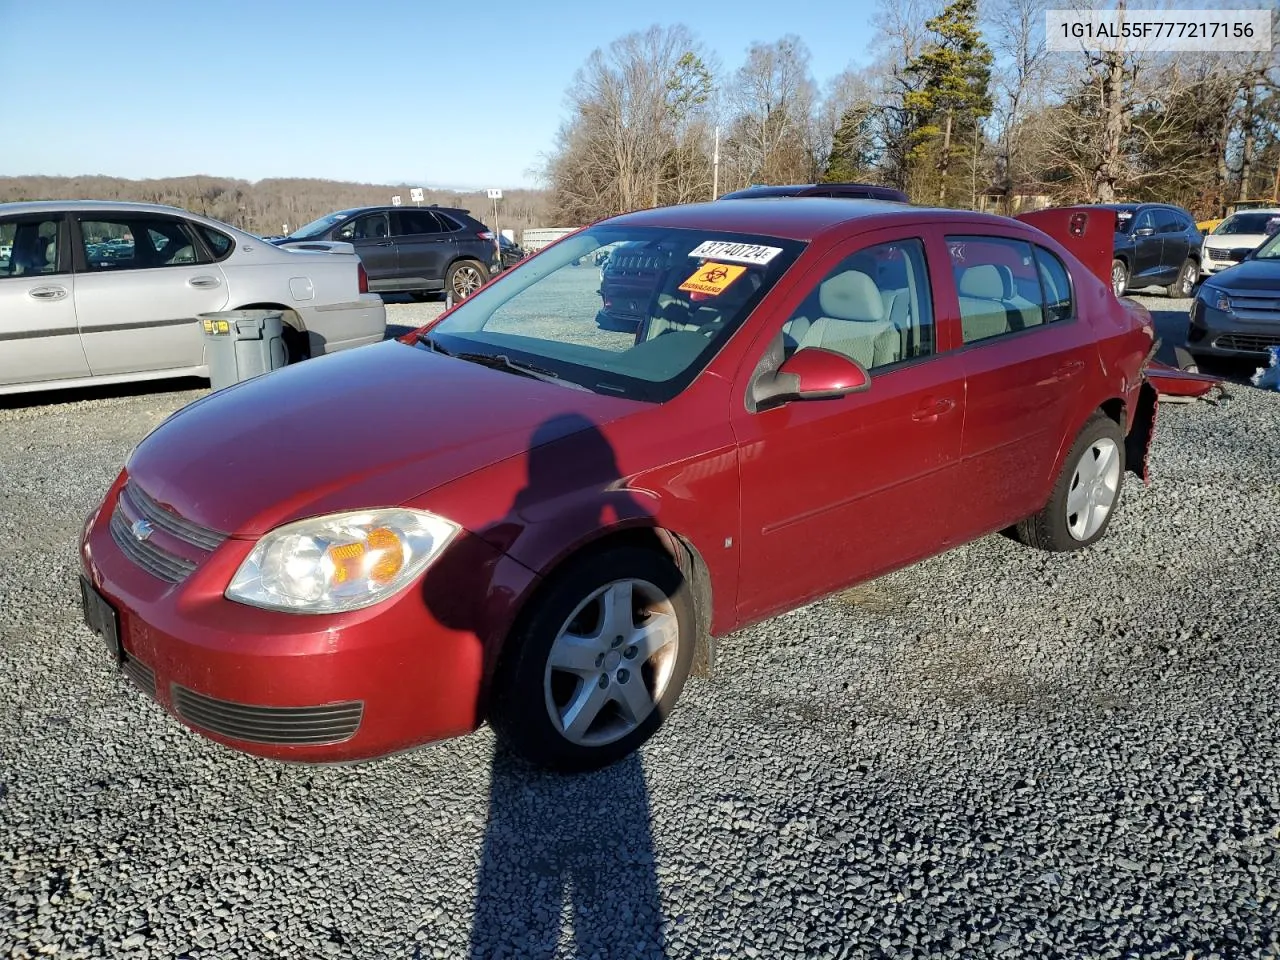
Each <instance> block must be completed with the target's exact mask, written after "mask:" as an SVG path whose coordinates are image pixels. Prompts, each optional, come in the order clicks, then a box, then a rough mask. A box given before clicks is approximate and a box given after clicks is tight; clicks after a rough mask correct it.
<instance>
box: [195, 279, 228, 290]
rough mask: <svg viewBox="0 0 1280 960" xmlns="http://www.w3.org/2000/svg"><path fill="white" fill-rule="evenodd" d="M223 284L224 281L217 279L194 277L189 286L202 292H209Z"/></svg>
mask: <svg viewBox="0 0 1280 960" xmlns="http://www.w3.org/2000/svg"><path fill="white" fill-rule="evenodd" d="M221 282H222V281H221V280H219V279H218V278H217V277H192V278H191V279H190V280H188V281H187V286H188V287H196V288H198V289H200V290H208V289H210V288H211V287H216V286H218V284H220V283H221Z"/></svg>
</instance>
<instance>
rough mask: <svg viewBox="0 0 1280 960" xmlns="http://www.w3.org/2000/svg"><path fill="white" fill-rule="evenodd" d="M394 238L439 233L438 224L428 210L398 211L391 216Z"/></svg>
mask: <svg viewBox="0 0 1280 960" xmlns="http://www.w3.org/2000/svg"><path fill="white" fill-rule="evenodd" d="M392 223H393V224H395V227H396V230H395V232H396V236H416V235H419V234H424V233H440V232H441V226H440V222H439V221H438V220H437V219H436V218H435V217H434V216H433V215H432V213H431V211H429V210H399V211H397V212H396V213H394V214H392Z"/></svg>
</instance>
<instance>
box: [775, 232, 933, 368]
mask: <svg viewBox="0 0 1280 960" xmlns="http://www.w3.org/2000/svg"><path fill="white" fill-rule="evenodd" d="M782 338H783V345H784V346H783V352H784V354H785V355H787V356H790V355H791V354H792V353H794V352H795V351H797V350H803V349H805V348H806V347H821V348H823V349H824V350H831V351H834V352H835V353H839V354H843V355H844V356H846V357H848V358H850V359H851V360H856V361H857V362H858V363H860V364H862V366H863V367H864V368H865V369H867V370H869V371H874V370H875V369H876V368H878V367H887V366H890V365H892V364H895V363H899V362H901V361H903V360H914V359H916V358H918V357H926V356H929V355H930V354H932V353H933V352H934V350H935V338H934V326H933V303H932V299H931V296H930V289H929V275H928V272H927V271H926V269H925V257H924V246H923V244H922V243H921V241H919V240H915V239H911V240H895V241H893V242H892V243H883V244H879V245H877V246H874V247H868V248H867V249H865V250H859V251H858V252H857V253H854V254H851V255H850V256H848V257H845V258H844V259H843V260H842V261H840V263H839V264H838V265H837V266H836V267H835V268H834V269H832V270H831V271H829V272H828V273H827V274H826V276H824V277H823V278H822V280H821V281H820V282H819V283H818V284H817V285H816V286H815V287H814V288H813V290H812V291H810V292H809V294H808V296H807V297H806V298H805V299H804V301H803V302H802V303H801V304H800V306H799V307H798V308H797V309H796V310H795V312H794V313H793V314H792V316H791V317H790V318H789V319H788V320H787V321H786V323H784V324H783V325H782Z"/></svg>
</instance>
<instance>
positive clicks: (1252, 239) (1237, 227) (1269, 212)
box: [1200, 207, 1280, 276]
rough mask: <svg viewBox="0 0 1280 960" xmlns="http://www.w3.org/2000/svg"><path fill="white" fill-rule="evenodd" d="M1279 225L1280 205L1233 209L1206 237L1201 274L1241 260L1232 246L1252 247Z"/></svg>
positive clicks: (1206, 274) (1235, 247) (1215, 271)
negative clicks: (1240, 210) (1257, 208)
mask: <svg viewBox="0 0 1280 960" xmlns="http://www.w3.org/2000/svg"><path fill="white" fill-rule="evenodd" d="M1277 228H1280V207H1264V208H1262V209H1259V210H1247V211H1245V212H1243V213H1233V214H1232V215H1231V216H1229V217H1227V218H1226V219H1225V220H1223V221H1222V223H1220V224H1218V226H1217V227H1215V228H1214V230H1213V232H1212V233H1211V234H1209V235H1208V236H1207V237H1205V238H1204V247H1203V253H1202V256H1201V258H1200V272H1201V274H1202V275H1203V276H1208V275H1210V274H1213V273H1217V272H1218V271H1219V270H1225V269H1226V268H1227V267H1229V266H1231V265H1232V264H1234V263H1237V262H1239V257H1235V258H1233V257H1232V251H1233V250H1246V251H1247V250H1252V249H1253V248H1254V247H1257V246H1258V245H1259V244H1260V243H1262V241H1263V240H1266V239H1267V237H1269V236H1271V235H1272V234H1273V233H1275V232H1276V230H1277Z"/></svg>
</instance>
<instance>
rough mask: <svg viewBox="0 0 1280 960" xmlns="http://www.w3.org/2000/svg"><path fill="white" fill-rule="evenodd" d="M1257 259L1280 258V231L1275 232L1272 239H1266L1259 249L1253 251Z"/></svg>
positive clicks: (1254, 257)
mask: <svg viewBox="0 0 1280 960" xmlns="http://www.w3.org/2000/svg"><path fill="white" fill-rule="evenodd" d="M1253 259H1255V260H1280V231H1278V232H1276V233H1273V234H1272V235H1271V239H1270V240H1264V241H1263V243H1262V245H1261V246H1260V247H1258V249H1256V250H1254V251H1253Z"/></svg>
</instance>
